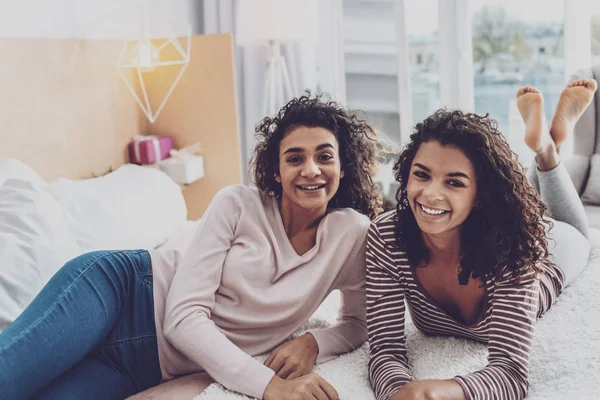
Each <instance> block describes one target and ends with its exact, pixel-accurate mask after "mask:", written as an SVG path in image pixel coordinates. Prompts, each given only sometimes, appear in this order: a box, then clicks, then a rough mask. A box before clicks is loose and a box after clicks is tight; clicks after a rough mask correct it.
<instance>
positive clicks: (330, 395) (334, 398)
mask: <svg viewBox="0 0 600 400" xmlns="http://www.w3.org/2000/svg"><path fill="white" fill-rule="evenodd" d="M318 378H319V387H320V388H321V389H323V391H324V392H325V394H327V399H329V400H338V399H339V397H340V395H339V394H338V392H337V390H335V388H334V387H333V386H331V385H330V384H329V382H327V381H326V380H325V379H323V378H321V377H320V376H319V377H318Z"/></svg>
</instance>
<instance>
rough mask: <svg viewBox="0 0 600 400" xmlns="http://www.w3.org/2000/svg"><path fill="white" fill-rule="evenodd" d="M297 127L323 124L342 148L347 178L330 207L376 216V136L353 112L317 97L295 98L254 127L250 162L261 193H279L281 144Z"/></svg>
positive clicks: (378, 203) (378, 200) (378, 198)
mask: <svg viewBox="0 0 600 400" xmlns="http://www.w3.org/2000/svg"><path fill="white" fill-rule="evenodd" d="M298 126H306V127H321V128H325V129H327V130H328V131H330V132H332V133H333V135H334V136H335V137H336V139H337V141H338V143H339V146H340V163H341V168H342V171H344V178H343V179H341V180H340V186H339V188H338V191H337V192H336V194H335V195H334V196H333V198H332V199H331V200H330V201H329V204H328V207H330V208H342V207H349V208H353V209H354V210H356V211H358V212H360V213H362V214H365V215H367V216H368V217H369V218H371V219H372V218H374V217H375V216H377V214H378V213H379V212H381V210H382V209H381V205H382V203H383V200H382V197H381V195H380V193H379V190H378V187H377V186H376V184H375V183H374V182H373V179H372V176H371V174H372V172H373V171H374V168H375V166H376V165H377V156H378V152H377V146H376V143H377V138H376V137H377V135H376V134H375V132H374V130H373V128H371V126H370V125H369V124H368V123H367V122H366V121H365V119H364V118H361V117H359V115H358V113H357V112H355V111H350V110H346V109H344V108H343V107H341V106H340V105H339V104H338V103H336V102H334V101H332V100H330V99H329V98H327V97H325V95H318V96H314V97H312V96H311V95H310V93H307V95H304V96H301V97H298V98H294V99H293V100H291V101H290V102H289V103H287V104H286V105H285V106H283V107H282V108H281V110H279V112H278V113H277V115H275V116H273V117H266V118H264V119H263V120H262V121H261V122H260V123H259V124H258V125H257V126H256V138H257V139H258V144H257V145H256V147H255V149H254V154H253V157H252V160H251V165H250V166H251V170H252V172H253V173H252V175H254V183H255V184H256V186H257V187H258V188H259V189H260V190H261V191H263V192H265V193H269V194H271V195H274V196H277V197H280V196H281V190H282V189H281V184H280V183H279V182H277V181H276V180H275V175H276V174H278V173H279V144H280V142H281V140H282V139H283V137H284V136H285V135H286V133H288V132H289V131H290V130H291V129H293V128H295V127H298Z"/></svg>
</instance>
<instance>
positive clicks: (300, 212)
mask: <svg viewBox="0 0 600 400" xmlns="http://www.w3.org/2000/svg"><path fill="white" fill-rule="evenodd" d="M326 211H327V207H326V206H325V207H322V208H317V209H313V210H307V209H305V208H301V207H298V206H297V205H295V204H291V202H289V201H286V199H281V200H279V213H280V214H281V220H282V222H283V227H284V229H285V232H286V233H287V235H288V237H292V236H294V235H296V234H297V233H299V232H305V231H308V230H312V229H315V228H316V227H317V226H319V223H320V222H321V220H322V219H323V217H324V216H325V212H326Z"/></svg>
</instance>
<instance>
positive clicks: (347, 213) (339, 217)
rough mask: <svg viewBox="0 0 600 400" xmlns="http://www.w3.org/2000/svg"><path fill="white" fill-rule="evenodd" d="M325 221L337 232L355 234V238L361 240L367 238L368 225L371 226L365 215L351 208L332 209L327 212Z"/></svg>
mask: <svg viewBox="0 0 600 400" xmlns="http://www.w3.org/2000/svg"><path fill="white" fill-rule="evenodd" d="M326 219H327V224H328V225H330V226H331V227H332V228H333V229H335V230H337V231H338V232H347V233H350V234H355V235H356V237H357V238H361V239H363V240H364V238H365V237H366V236H367V232H368V230H369V225H370V224H371V222H370V220H369V218H368V217H367V216H366V215H364V214H361V213H359V212H358V211H356V210H354V209H352V208H336V209H333V210H331V211H330V212H329V214H328V215H327V218H326Z"/></svg>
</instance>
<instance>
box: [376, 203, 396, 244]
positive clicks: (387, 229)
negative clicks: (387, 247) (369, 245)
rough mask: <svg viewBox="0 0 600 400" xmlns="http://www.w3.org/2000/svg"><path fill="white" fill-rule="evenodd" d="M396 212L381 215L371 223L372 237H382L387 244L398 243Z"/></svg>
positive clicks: (391, 211)
mask: <svg viewBox="0 0 600 400" xmlns="http://www.w3.org/2000/svg"><path fill="white" fill-rule="evenodd" d="M395 229H396V210H390V211H387V212H384V213H383V214H380V215H379V216H377V218H375V219H374V220H373V222H371V228H370V235H377V236H380V237H381V238H382V239H383V240H384V241H385V242H389V243H395V242H396V234H395Z"/></svg>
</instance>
